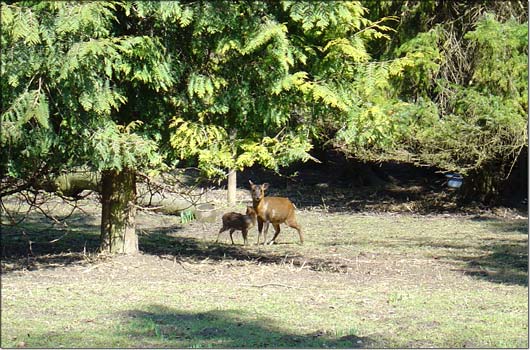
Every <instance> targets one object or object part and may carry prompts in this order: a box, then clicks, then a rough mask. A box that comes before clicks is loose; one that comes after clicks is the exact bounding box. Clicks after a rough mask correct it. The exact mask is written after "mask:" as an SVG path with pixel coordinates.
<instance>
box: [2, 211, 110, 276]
mask: <svg viewBox="0 0 530 350" xmlns="http://www.w3.org/2000/svg"><path fill="white" fill-rule="evenodd" d="M68 222H69V224H68V225H67V226H64V225H57V224H55V223H52V222H50V221H49V220H48V219H46V218H43V216H41V215H39V214H37V213H30V214H28V215H27V217H26V219H25V220H24V222H23V223H21V224H19V225H16V226H5V225H3V226H0V230H1V232H0V233H1V234H0V241H1V246H2V250H1V257H2V273H6V272H12V271H18V270H35V269H43V268H51V267H57V266H66V265H71V264H76V263H80V262H83V261H85V260H86V259H87V257H88V256H89V255H91V254H93V253H95V252H97V250H98V248H99V225H97V224H95V223H94V220H93V217H92V216H89V215H86V214H83V213H74V214H72V215H71V217H70V218H69V220H68Z"/></svg>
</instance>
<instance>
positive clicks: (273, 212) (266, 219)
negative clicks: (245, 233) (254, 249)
mask: <svg viewBox="0 0 530 350" xmlns="http://www.w3.org/2000/svg"><path fill="white" fill-rule="evenodd" d="M248 182H249V183H250V193H251V194H252V205H253V207H254V210H255V211H256V214H257V218H258V244H259V238H260V236H261V232H262V230H263V224H265V231H264V232H263V244H266V242H267V231H268V229H269V223H271V224H272V226H273V227H274V230H275V232H274V237H272V239H271V241H270V242H269V244H273V243H275V241H276V237H278V234H279V233H280V224H283V223H286V224H287V225H288V226H290V227H292V228H294V229H296V230H297V231H298V235H299V236H300V244H303V243H304V235H303V234H302V228H301V227H300V225H299V224H298V223H297V222H296V215H295V213H294V208H295V206H294V204H293V203H291V201H290V200H289V199H287V198H284V197H265V190H266V189H267V188H269V184H268V183H264V184H262V185H255V184H253V183H252V181H251V180H249V181H248Z"/></svg>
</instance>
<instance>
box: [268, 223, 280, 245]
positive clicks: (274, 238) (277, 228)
mask: <svg viewBox="0 0 530 350" xmlns="http://www.w3.org/2000/svg"><path fill="white" fill-rule="evenodd" d="M272 227H274V237H272V239H271V241H270V242H269V244H274V243H276V237H278V235H279V234H280V224H272Z"/></svg>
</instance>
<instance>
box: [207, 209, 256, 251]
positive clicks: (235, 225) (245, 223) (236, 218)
mask: <svg viewBox="0 0 530 350" xmlns="http://www.w3.org/2000/svg"><path fill="white" fill-rule="evenodd" d="M222 220H223V227H221V229H220V230H219V233H218V234H217V239H216V240H215V242H216V243H217V242H218V241H219V235H220V234H221V233H222V232H224V231H226V230H230V240H231V241H232V244H234V239H233V238H232V234H233V233H234V231H236V230H238V231H241V233H242V234H243V240H244V242H245V245H247V244H248V240H247V234H248V230H249V228H251V227H253V226H254V225H256V212H255V211H254V208H252V207H247V211H246V214H245V215H243V214H240V213H235V212H230V213H226V214H224V215H223V218H222Z"/></svg>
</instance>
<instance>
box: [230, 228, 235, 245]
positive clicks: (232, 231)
mask: <svg viewBox="0 0 530 350" xmlns="http://www.w3.org/2000/svg"><path fill="white" fill-rule="evenodd" d="M234 231H235V229H233V228H231V229H230V240H231V241H232V244H234V239H233V238H232V234H233V233H234Z"/></svg>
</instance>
